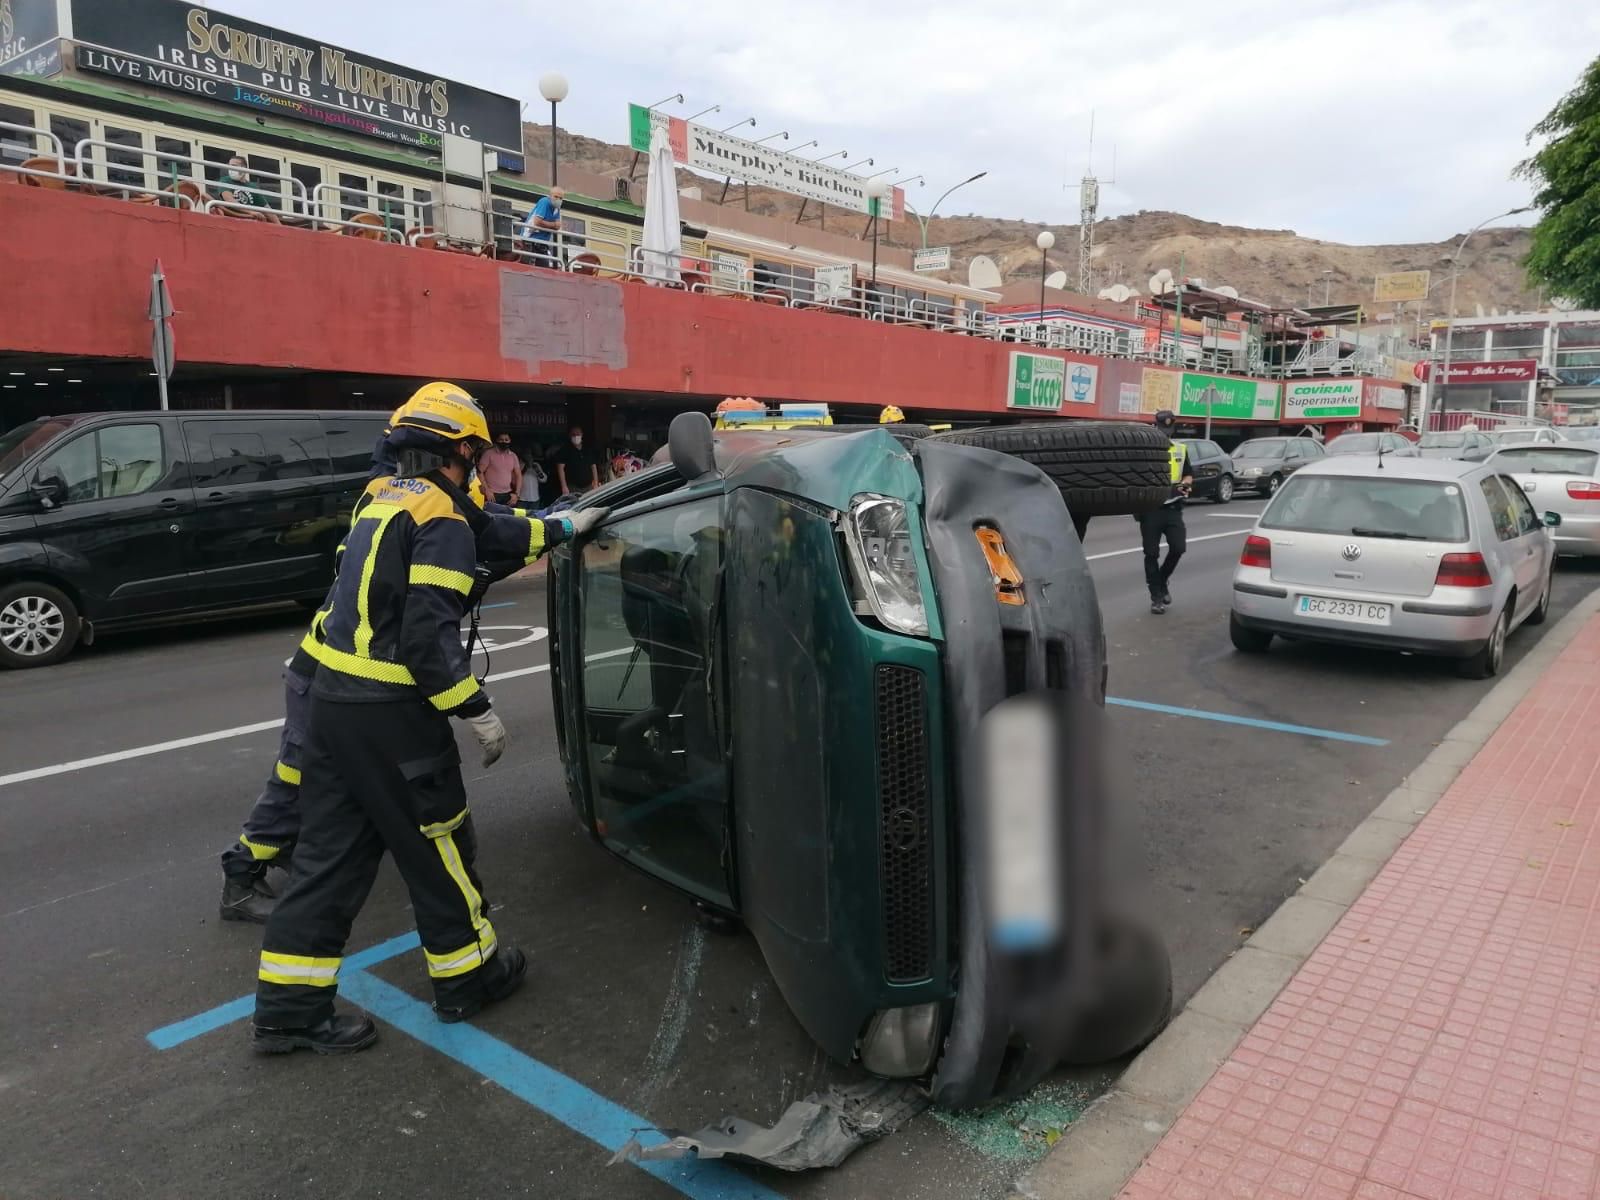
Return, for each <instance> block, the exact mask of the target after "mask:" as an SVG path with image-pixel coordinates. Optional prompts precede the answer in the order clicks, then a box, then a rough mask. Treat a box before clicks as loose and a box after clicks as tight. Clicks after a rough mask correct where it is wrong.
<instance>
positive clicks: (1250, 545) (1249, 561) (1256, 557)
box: [1239, 533, 1272, 567]
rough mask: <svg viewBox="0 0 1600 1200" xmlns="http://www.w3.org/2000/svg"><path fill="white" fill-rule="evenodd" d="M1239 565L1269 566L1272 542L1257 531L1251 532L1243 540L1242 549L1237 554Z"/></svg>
mask: <svg viewBox="0 0 1600 1200" xmlns="http://www.w3.org/2000/svg"><path fill="white" fill-rule="evenodd" d="M1239 565H1240V566H1241V567H1270V566H1271V565H1272V543H1271V542H1269V541H1268V540H1267V539H1266V538H1264V537H1262V536H1261V535H1260V534H1259V533H1252V534H1251V535H1250V536H1249V537H1247V538H1245V540H1244V550H1243V552H1242V553H1240V555H1239Z"/></svg>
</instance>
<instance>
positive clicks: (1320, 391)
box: [1283, 379, 1361, 421]
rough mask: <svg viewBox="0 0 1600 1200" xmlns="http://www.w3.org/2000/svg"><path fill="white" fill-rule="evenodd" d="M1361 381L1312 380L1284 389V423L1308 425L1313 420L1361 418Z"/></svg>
mask: <svg viewBox="0 0 1600 1200" xmlns="http://www.w3.org/2000/svg"><path fill="white" fill-rule="evenodd" d="M1360 415H1361V380H1359V379H1308V380H1306V381H1305V382H1303V383H1286V384H1284V386H1283V419H1284V420H1285V421H1304V420H1309V419H1310V418H1312V417H1359V416H1360Z"/></svg>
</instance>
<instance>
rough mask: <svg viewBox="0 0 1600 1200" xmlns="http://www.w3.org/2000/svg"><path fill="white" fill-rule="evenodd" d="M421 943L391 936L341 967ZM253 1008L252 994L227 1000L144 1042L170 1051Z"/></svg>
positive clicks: (371, 961)
mask: <svg viewBox="0 0 1600 1200" xmlns="http://www.w3.org/2000/svg"><path fill="white" fill-rule="evenodd" d="M421 944H422V942H421V940H420V939H419V938H418V937H417V934H416V931H415V930H412V931H411V932H410V933H402V934H401V935H400V936H399V937H392V938H390V939H389V940H388V941H387V942H379V943H378V944H377V945H376V946H368V947H367V948H366V949H365V950H360V951H357V952H356V953H355V954H352V955H350V956H349V957H348V958H346V959H345V960H344V966H345V969H346V970H359V969H360V968H362V967H370V966H373V965H374V964H375V963H381V962H384V961H385V960H387V959H391V958H394V957H396V956H397V955H401V954H404V953H405V952H406V951H407V950H415V949H416V948H417V947H418V946H420V945H421ZM255 1007H256V998H255V995H254V993H252V994H251V995H248V996H240V997H239V998H238V999H237V1000H229V1001H228V1002H227V1003H226V1004H219V1005H217V1007H215V1008H212V1009H207V1010H206V1011H205V1012H203V1013H200V1014H199V1015H198V1016H193V1017H186V1018H185V1019H184V1020H182V1021H175V1022H173V1023H172V1024H171V1025H163V1026H162V1027H161V1028H160V1029H157V1030H153V1031H152V1032H150V1033H147V1034H145V1040H146V1041H148V1042H149V1043H150V1044H151V1045H152V1046H154V1047H155V1048H156V1049H157V1050H171V1049H172V1048H173V1047H174V1046H181V1045H183V1043H185V1042H188V1041H192V1040H193V1039H195V1038H197V1037H199V1036H200V1035H201V1034H205V1033H210V1032H211V1031H212V1030H213V1029H221V1028H222V1027H223V1026H224V1025H232V1024H233V1023H234V1022H235V1021H242V1020H244V1019H245V1018H246V1017H248V1016H249V1015H250V1014H251V1013H252V1012H254V1011H255Z"/></svg>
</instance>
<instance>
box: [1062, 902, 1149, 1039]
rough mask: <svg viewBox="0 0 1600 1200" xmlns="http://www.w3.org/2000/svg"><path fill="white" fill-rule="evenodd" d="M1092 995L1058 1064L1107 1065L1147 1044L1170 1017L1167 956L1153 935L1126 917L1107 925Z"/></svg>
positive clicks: (1145, 927)
mask: <svg viewBox="0 0 1600 1200" xmlns="http://www.w3.org/2000/svg"><path fill="white" fill-rule="evenodd" d="M1097 949H1098V951H1099V953H1098V958H1099V962H1098V963H1097V964H1096V979H1094V980H1092V981H1086V982H1088V983H1089V985H1090V986H1092V987H1094V988H1095V991H1096V993H1097V994H1096V995H1095V997H1094V999H1093V1001H1092V1002H1091V1003H1090V1005H1089V1007H1088V1009H1087V1010H1086V1011H1085V1012H1084V1013H1083V1015H1082V1017H1081V1018H1080V1019H1079V1021H1078V1027H1077V1029H1075V1030H1074V1031H1073V1035H1072V1037H1071V1039H1070V1040H1069V1041H1068V1043H1067V1046H1066V1049H1065V1051H1064V1052H1063V1053H1062V1055H1061V1061H1062V1062H1063V1063H1066V1064H1068V1065H1069V1066H1070V1065H1079V1064H1086V1063H1102V1062H1110V1061H1111V1060H1112V1059H1115V1058H1121V1057H1123V1056H1124V1055H1127V1054H1132V1053H1133V1052H1134V1051H1136V1050H1141V1049H1143V1048H1144V1047H1145V1046H1147V1045H1149V1044H1150V1043H1151V1042H1152V1041H1153V1040H1154V1039H1155V1036H1156V1035H1157V1034H1158V1033H1160V1032H1161V1031H1162V1030H1163V1029H1165V1028H1166V1027H1167V1022H1168V1021H1170V1020H1171V1019H1172V958H1171V956H1170V955H1169V954H1168V953H1167V947H1166V943H1164V942H1163V941H1162V940H1161V938H1160V936H1159V935H1158V934H1156V932H1155V931H1154V930H1152V929H1150V928H1149V927H1148V926H1146V925H1144V924H1142V923H1140V922H1137V921H1131V920H1126V919H1114V920H1109V921H1107V922H1106V926H1105V928H1104V929H1103V930H1102V931H1101V935H1100V945H1099V947H1098V948H1097Z"/></svg>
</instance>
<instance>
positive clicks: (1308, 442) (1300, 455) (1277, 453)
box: [1229, 437, 1322, 496]
mask: <svg viewBox="0 0 1600 1200" xmlns="http://www.w3.org/2000/svg"><path fill="white" fill-rule="evenodd" d="M1229 457H1231V458H1232V459H1233V486H1234V491H1235V493H1238V492H1255V493H1257V494H1258V495H1264V496H1271V495H1273V494H1274V493H1276V492H1277V490H1278V488H1279V487H1280V486H1282V484H1283V481H1284V480H1285V479H1287V478H1288V477H1289V476H1290V475H1292V474H1294V472H1296V471H1298V470H1299V469H1300V468H1301V467H1303V466H1305V465H1306V464H1307V463H1313V462H1318V461H1320V460H1321V458H1322V446H1321V444H1320V443H1318V442H1316V441H1314V440H1313V439H1311V438H1308V437H1265V438H1251V439H1250V440H1249V441H1245V442H1240V443H1239V444H1238V445H1237V446H1235V447H1234V448H1233V449H1232V450H1231V451H1230V452H1229Z"/></svg>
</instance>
